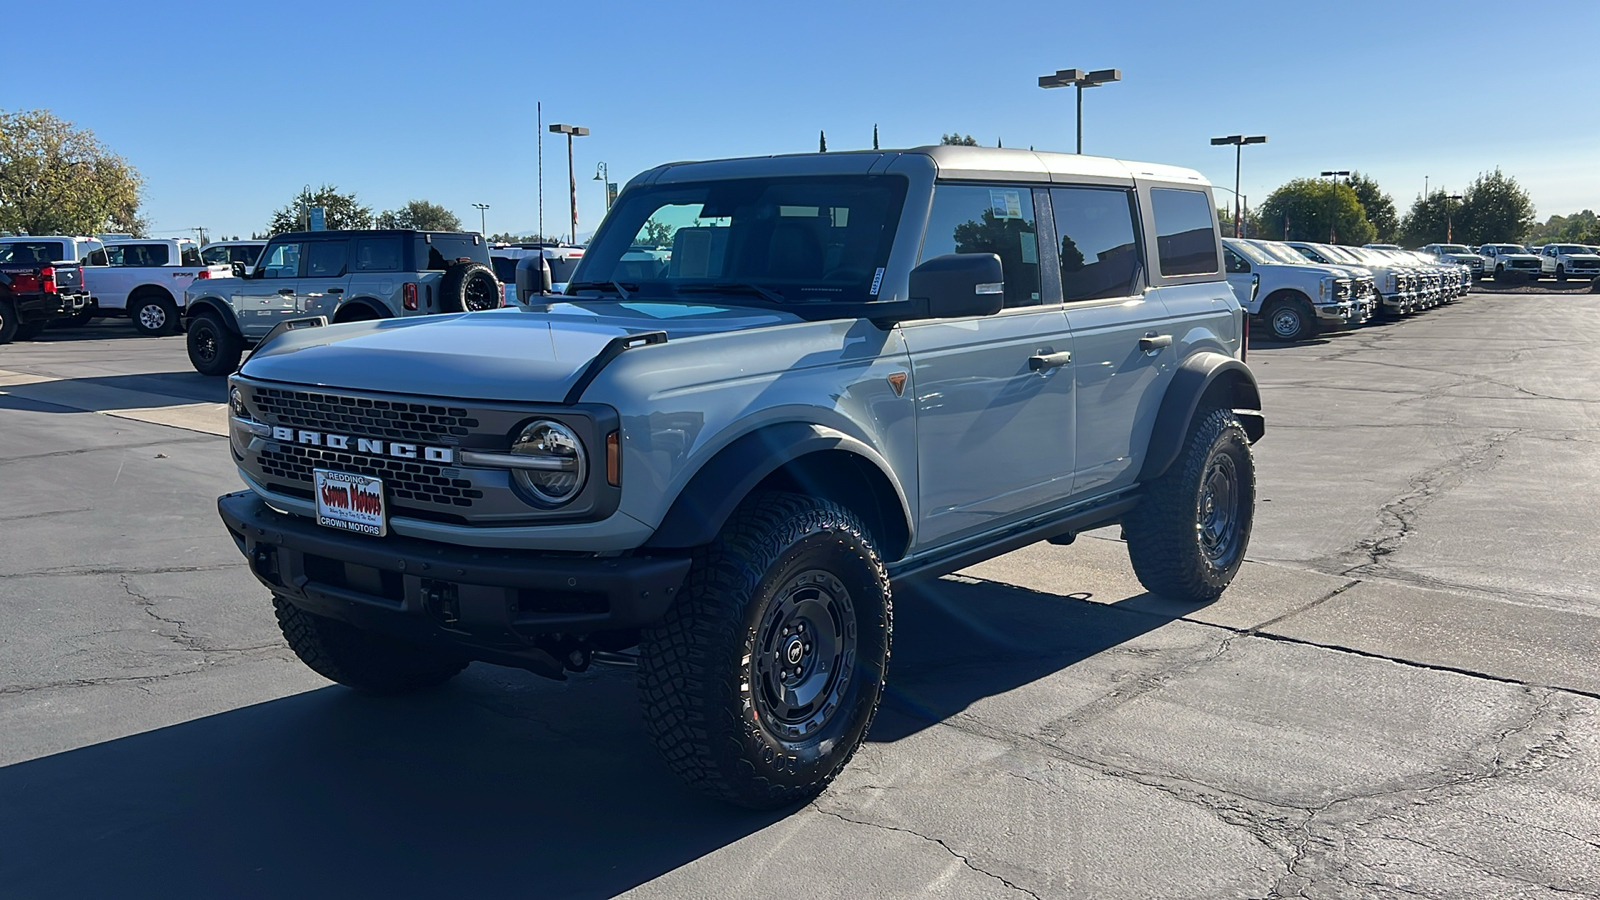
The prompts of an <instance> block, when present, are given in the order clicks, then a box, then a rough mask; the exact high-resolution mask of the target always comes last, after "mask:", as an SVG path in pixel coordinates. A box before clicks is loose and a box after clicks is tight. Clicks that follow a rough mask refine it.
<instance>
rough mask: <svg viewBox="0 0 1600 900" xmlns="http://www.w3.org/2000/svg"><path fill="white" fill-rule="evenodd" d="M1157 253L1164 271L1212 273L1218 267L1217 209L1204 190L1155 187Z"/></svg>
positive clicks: (1152, 199)
mask: <svg viewBox="0 0 1600 900" xmlns="http://www.w3.org/2000/svg"><path fill="white" fill-rule="evenodd" d="M1150 207H1151V212H1152V213H1153V214H1154V215H1155V220H1156V255H1157V256H1158V257H1159V258H1160V260H1161V274H1162V275H1164V276H1168V277H1171V276H1175V275H1210V274H1212V273H1214V272H1216V271H1217V233H1216V221H1215V217H1216V211H1215V210H1213V209H1212V207H1211V201H1210V199H1208V198H1207V196H1206V194H1205V192H1203V191H1186V190H1175V189H1172V188H1152V189H1151V190H1150Z"/></svg>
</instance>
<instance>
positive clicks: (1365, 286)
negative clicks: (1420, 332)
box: [1222, 238, 1474, 341]
mask: <svg viewBox="0 0 1600 900" xmlns="http://www.w3.org/2000/svg"><path fill="white" fill-rule="evenodd" d="M1222 246H1223V257H1224V264H1225V265H1226V267H1227V271H1228V283H1229V285H1230V286H1232V288H1233V293H1234V295H1235V296H1236V297H1237V298H1238V300H1239V304H1240V305H1241V306H1243V307H1244V308H1245V311H1246V312H1248V313H1250V314H1251V315H1252V316H1255V317H1256V318H1257V319H1258V320H1259V321H1261V322H1262V323H1264V324H1265V325H1266V327H1267V330H1268V333H1269V334H1270V335H1271V336H1272V337H1274V338H1276V339H1278V340H1283V341H1303V340H1308V339H1310V338H1312V337H1315V336H1316V335H1317V334H1319V333H1321V332H1324V331H1331V330H1336V329H1340V328H1351V327H1355V326H1358V325H1365V324H1367V323H1369V322H1374V321H1380V320H1392V319H1397V318H1400V317H1402V316H1409V315H1414V314H1416V313H1420V312H1423V311H1425V310H1429V309H1433V308H1434V307H1436V306H1439V305H1441V304H1445V303H1449V302H1451V301H1453V300H1455V299H1456V298H1457V297H1460V296H1462V295H1464V294H1466V293H1467V292H1468V291H1469V290H1471V288H1472V282H1473V278H1474V275H1473V270H1472V269H1471V268H1470V267H1468V266H1467V265H1464V264H1462V263H1459V262H1455V261H1453V260H1447V259H1442V258H1440V257H1438V256H1434V255H1432V254H1430V253H1425V252H1423V251H1411V250H1401V249H1399V248H1393V249H1383V248H1377V247H1344V246H1339V245H1335V244H1318V243H1313V242H1309V241H1262V240H1241V239H1237V238H1224V239H1223V241H1222Z"/></svg>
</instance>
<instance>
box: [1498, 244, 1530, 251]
mask: <svg viewBox="0 0 1600 900" xmlns="http://www.w3.org/2000/svg"><path fill="white" fill-rule="evenodd" d="M1494 250H1495V252H1496V253H1527V252H1528V251H1526V250H1524V249H1523V248H1521V247H1518V246H1517V245H1516V244H1495V245H1494Z"/></svg>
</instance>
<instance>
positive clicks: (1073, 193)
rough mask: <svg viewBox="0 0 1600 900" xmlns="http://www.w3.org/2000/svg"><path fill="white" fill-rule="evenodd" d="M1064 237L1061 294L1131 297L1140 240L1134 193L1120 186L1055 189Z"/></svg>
mask: <svg viewBox="0 0 1600 900" xmlns="http://www.w3.org/2000/svg"><path fill="white" fill-rule="evenodd" d="M1050 205H1051V206H1052V207H1054V208H1055V223H1056V236H1057V237H1058V238H1060V240H1061V299H1063V300H1065V301H1066V302H1068V303H1071V302H1073V301H1075V300H1098V299H1100V298H1102V297H1126V296H1129V295H1130V294H1133V293H1134V292H1135V291H1136V290H1138V286H1137V284H1136V281H1137V279H1138V278H1139V270H1140V264H1139V240H1138V238H1137V237H1136V234H1137V231H1136V230H1135V226H1134V222H1135V221H1136V219H1135V214H1134V201H1133V192H1132V191H1129V190H1122V189H1119V188H1089V187H1082V188H1076V187H1074V188H1051V189H1050Z"/></svg>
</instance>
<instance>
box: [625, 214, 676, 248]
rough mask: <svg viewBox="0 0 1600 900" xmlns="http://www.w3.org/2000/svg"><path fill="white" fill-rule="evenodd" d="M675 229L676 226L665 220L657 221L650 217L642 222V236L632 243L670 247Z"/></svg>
mask: <svg viewBox="0 0 1600 900" xmlns="http://www.w3.org/2000/svg"><path fill="white" fill-rule="evenodd" d="M677 231H678V229H677V228H675V227H673V226H672V225H670V224H668V223H666V222H657V221H656V220H655V219H651V220H649V221H648V222H645V223H644V237H642V238H640V239H638V240H637V241H635V242H634V243H637V244H642V245H644V246H646V247H671V246H672V236H673V235H674V234H676V233H677Z"/></svg>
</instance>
